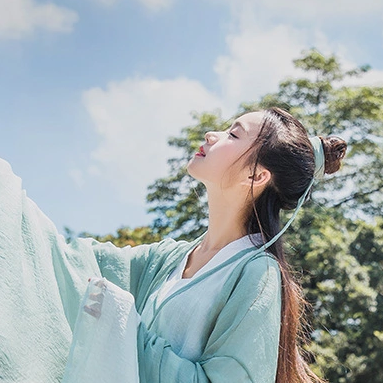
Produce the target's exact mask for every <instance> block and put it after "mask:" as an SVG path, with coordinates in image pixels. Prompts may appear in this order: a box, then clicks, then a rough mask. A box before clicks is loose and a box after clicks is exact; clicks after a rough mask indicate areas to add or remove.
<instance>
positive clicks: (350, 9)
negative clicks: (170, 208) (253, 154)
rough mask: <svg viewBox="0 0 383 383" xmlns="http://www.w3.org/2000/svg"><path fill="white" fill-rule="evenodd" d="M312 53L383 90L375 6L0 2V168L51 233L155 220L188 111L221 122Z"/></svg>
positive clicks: (345, 1)
mask: <svg viewBox="0 0 383 383" xmlns="http://www.w3.org/2000/svg"><path fill="white" fill-rule="evenodd" d="M311 47H316V48H317V49H319V50H320V51H321V52H323V53H325V54H329V53H335V54H336V55H337V56H338V57H339V58H340V59H341V60H342V63H343V64H344V66H345V67H346V68H348V67H350V68H351V67H354V66H356V65H362V64H370V65H371V66H372V70H371V71H370V72H369V73H368V74H367V75H366V76H364V77H363V78H362V79H358V80H355V81H354V83H353V84H355V85H358V84H369V85H382V84H383V1H380V0H364V1H363V2H362V1H360V0H358V1H356V0H312V1H310V0H290V1H285V0H253V1H251V0H221V1H219V0H194V1H193V0H189V1H182V0H61V1H60V2H59V1H42V0H0V132H1V139H0V157H2V158H4V159H6V160H7V161H9V162H10V163H11V165H12V167H13V169H14V171H15V173H16V174H18V175H19V176H20V177H21V178H22V179H23V186H24V188H25V189H26V190H27V192H28V195H29V196H30V197H31V198H32V199H33V200H34V201H35V202H36V203H37V204H38V205H39V206H40V208H41V209H42V210H43V211H44V212H45V213H46V214H47V215H48V216H49V217H50V218H51V219H52V220H53V222H54V223H55V224H56V226H57V228H58V229H59V231H61V232H62V231H63V227H64V226H67V227H69V228H71V229H72V230H74V231H75V232H81V231H88V232H91V233H95V234H106V233H110V232H114V231H115V230H116V229H117V228H119V227H121V226H130V227H136V226H139V225H144V224H148V223H150V222H151V220H152V218H153V217H151V216H149V215H147V213H146V209H147V206H146V205H145V196H146V187H147V186H148V185H149V184H150V183H152V182H153V181H154V180H155V179H156V178H158V177H160V176H164V175H166V174H167V166H166V159H167V158H169V157H170V156H171V155H173V154H174V152H172V151H170V149H169V148H168V147H167V139H168V137H169V136H171V135H177V134H178V133H179V131H180V129H181V128H182V127H184V126H187V125H189V124H190V123H191V122H192V119H191V112H192V111H198V112H203V111H212V110H216V109H220V110H221V111H222V114H223V115H224V116H227V117H230V116H231V114H232V113H234V112H235V111H236V110H237V107H238V105H239V104H240V103H241V102H243V101H253V100H257V99H258V98H259V97H260V96H262V95H263V94H265V93H268V92H271V91H275V90H276V89H277V85H278V83H279V82H280V81H281V80H282V79H284V78H285V77H287V76H294V75H298V74H299V73H298V72H297V71H296V70H295V69H294V68H293V66H292V60H293V59H294V58H297V57H299V55H300V53H301V51H302V50H304V49H308V48H311Z"/></svg>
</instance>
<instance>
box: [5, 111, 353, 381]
mask: <svg viewBox="0 0 383 383" xmlns="http://www.w3.org/2000/svg"><path fill="white" fill-rule="evenodd" d="M345 150H346V144H345V142H344V141H343V140H341V139H338V138H327V139H319V138H318V137H316V138H314V139H313V140H312V143H311V142H310V140H309V139H308V137H307V133H306V131H305V129H304V128H303V126H302V125H301V124H300V123H299V122H298V121H297V120H296V119H295V118H293V117H292V116H291V115H290V114H288V113H287V112H285V111H283V110H280V109H277V108H271V109H268V110H265V111H260V112H253V113H247V114H245V115H243V116H241V117H239V118H237V119H236V120H235V122H234V123H233V125H232V126H231V128H230V129H229V130H228V131H227V132H209V133H207V134H206V142H205V144H204V145H203V146H202V147H201V148H200V151H199V152H198V153H197V154H196V155H195V156H194V157H193V158H192V159H191V160H190V162H189V164H188V172H189V173H190V175H191V176H193V177H194V178H196V179H197V180H199V181H201V182H203V183H204V185H205V186H206V189H207V195H208V204H209V226H208V230H207V232H206V233H205V234H204V235H203V236H202V237H201V238H198V239H197V240H195V241H194V242H192V243H188V242H175V241H173V240H171V239H166V240H164V241H162V242H160V243H157V244H153V245H144V246H138V247H136V248H124V249H117V248H115V247H114V246H112V245H110V244H100V243H97V242H96V241H94V240H89V239H88V240H78V241H76V243H75V244H72V245H71V246H67V245H65V244H64V243H63V242H62V240H60V239H59V237H58V236H57V235H56V234H54V235H53V234H52V233H53V232H54V230H53V229H52V227H51V226H49V225H48V226H49V228H48V230H44V232H43V233H42V234H41V236H40V237H44V236H45V238H49V243H50V246H49V247H50V252H51V253H52V259H53V260H54V261H53V270H54V275H55V281H56V284H57V286H58V288H57V290H58V291H59V296H60V299H61V302H62V307H63V311H64V313H65V317H66V320H67V322H68V323H69V325H70V327H71V328H72V329H73V326H74V322H75V317H76V312H77V309H78V302H79V296H80V295H81V294H82V293H83V292H84V288H85V287H84V285H83V284H82V282H79V281H80V280H83V277H84V273H85V272H90V271H92V272H93V274H95V275H100V276H102V277H104V278H106V279H107V280H108V281H110V282H112V283H114V284H116V285H118V286H120V287H121V288H123V289H124V290H127V291H129V292H130V293H131V294H132V295H133V296H134V298H135V306H136V309H137V311H138V313H139V314H140V315H141V323H140V325H139V328H138V339H137V350H138V364H139V374H140V382H141V383H145V382H147V383H156V382H166V383H171V382H180V383H182V382H184V383H188V382H199V383H200V382H206V383H207V382H213V383H216V382H219V383H225V382H253V383H255V382H257V383H258V382H264V383H266V382H267V383H272V382H278V383H282V382H283V383H287V382H288V383H294V382H297V383H298V382H299V383H301V382H302V383H306V382H312V381H320V380H319V379H318V378H316V377H315V375H314V374H313V373H312V372H310V370H309V368H308V366H307V364H306V363H305V362H304V361H303V359H302V357H301V356H300V353H299V347H298V339H297V337H298V334H299V330H300V324H299V318H300V316H301V312H302V307H301V301H302V300H301V297H300V290H299V288H298V286H297V285H296V284H295V282H294V281H293V280H292V278H291V276H290V274H289V271H288V265H287V264H286V261H285V258H284V254H283V250H282V245H281V241H280V239H279V237H280V235H281V234H282V232H283V231H284V230H285V229H286V228H287V226H285V228H284V229H283V230H282V231H280V227H279V213H280V210H281V209H294V208H296V212H297V210H298V209H299V207H300V206H301V205H302V203H303V202H304V200H305V198H306V196H307V194H308V193H309V190H310V189H311V186H312V184H313V180H314V173H317V174H320V173H322V174H323V173H324V172H325V173H333V172H335V171H336V170H338V169H339V166H340V161H341V159H342V158H343V157H344V154H345ZM315 153H316V154H315ZM296 212H295V213H294V216H295V214H296ZM36 214H37V215H38V214H39V213H36V212H32V214H31V215H32V216H35V215H36ZM24 215H25V212H24ZM294 216H293V217H294ZM292 219H293V218H292ZM292 219H291V220H290V221H289V223H288V224H290V223H291V221H292ZM42 220H44V219H42ZM43 225H44V226H46V224H45V221H44V223H43ZM37 226H38V225H37ZM28 230H29V232H30V231H31V230H32V229H28ZM47 233H48V234H47ZM39 241H40V242H41V239H39ZM55 259H56V261H55ZM94 260H96V262H97V263H96V262H95V261H94ZM110 282H107V283H110ZM100 297H101V298H100ZM93 299H95V300H98V302H97V303H96V304H97V306H94V304H93V305H88V306H87V307H86V308H85V310H86V311H87V312H88V313H90V314H92V315H93V316H94V317H95V318H99V317H100V316H101V317H102V316H103V315H105V307H104V304H103V302H102V294H101V295H94V296H93ZM58 311H59V309H58ZM56 336H57V334H56ZM64 338H65V337H64ZM66 338H67V336H66ZM45 341H46V340H45ZM65 341H66V342H67V339H65ZM46 342H47V343H49V342H48V341H46ZM52 342H53V341H52ZM56 343H57V342H56ZM64 343H65V342H64V341H63V342H61V343H59V344H64ZM65 346H67V344H65ZM7 350H10V351H9V352H8V353H7ZM11 352H12V347H11V345H10V342H8V345H7V347H5V352H3V354H4V355H6V354H7V355H6V356H7V358H8V359H6V358H3V362H2V359H0V366H1V362H2V363H3V365H5V366H7V363H8V365H10V363H9V362H8V361H7V360H9V358H10V357H9V355H10V354H11ZM16 359H17V358H16ZM4 361H6V362H4ZM12 362H13V361H12ZM20 363H21V361H19V364H20ZM20 370H21V367H20ZM56 370H57V372H55V373H59V371H60V369H59V368H56ZM56 370H55V371H56ZM7 374H8V375H7ZM5 376H10V377H11V376H12V372H10V369H9V368H8V370H7V371H6V373H5ZM11 379H14V378H13V377H12V378H11ZM56 379H57V378H56ZM8 381H12V380H9V379H8ZM14 381H16V380H14ZM41 381H44V380H40V382H41Z"/></svg>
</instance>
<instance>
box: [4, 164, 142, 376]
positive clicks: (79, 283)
mask: <svg viewBox="0 0 383 383" xmlns="http://www.w3.org/2000/svg"><path fill="white" fill-rule="evenodd" d="M148 255H149V250H148V247H146V246H138V247H137V248H128V247H127V248H123V249H119V248H116V247H115V246H113V245H112V244H110V243H109V244H101V243H98V242H97V241H95V240H93V239H79V240H75V241H73V242H72V243H71V244H67V243H66V241H65V239H64V237H63V236H62V235H60V234H59V233H58V231H57V229H56V227H55V226H54V224H53V223H52V222H51V221H50V220H49V219H48V218H47V217H46V216H45V215H44V214H43V213H42V212H41V210H40V209H39V208H38V207H37V205H36V204H35V203H34V202H33V201H32V200H30V199H29V198H28V197H27V195H26V193H25V191H24V190H23V189H22V183H21V179H20V178H19V177H17V176H16V175H15V174H14V173H13V172H12V169H11V166H10V165H9V164H8V163H7V162H6V161H4V160H1V159H0V270H1V276H0V307H1V309H0V380H4V381H6V382H16V381H17V382H22V381H23V382H27V381H28V382H44V383H45V382H49V383H52V382H58V381H60V379H61V377H62V373H63V371H64V366H65V363H66V359H67V355H68V351H69V347H70V343H71V340H72V331H73V328H74V324H75V321H76V316H77V313H78V308H79V304H80V302H81V299H82V296H83V294H84V293H85V291H86V288H87V285H88V278H89V277H93V276H99V277H101V276H105V277H106V278H109V279H110V280H112V281H113V282H114V283H115V284H117V285H120V286H121V287H122V288H124V289H126V290H135V289H137V284H138V281H139V280H140V273H141V272H142V270H143V269H144V267H145V262H146V259H147V257H148Z"/></svg>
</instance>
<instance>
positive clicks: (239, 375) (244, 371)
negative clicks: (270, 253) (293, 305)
mask: <svg viewBox="0 0 383 383" xmlns="http://www.w3.org/2000/svg"><path fill="white" fill-rule="evenodd" d="M262 258H263V260H259V259H256V260H254V261H252V262H249V263H248V264H247V265H246V267H245V269H244V271H243V273H242V275H241V277H240V280H239V281H238V283H237V284H236V286H235V288H234V290H233V291H232V293H231V294H230V297H229V299H228V301H227V302H226V304H225V305H224V308H223V309H222V311H221V313H220V315H219V316H218V318H217V321H216V325H215V327H214V329H213V331H212V333H211V335H210V337H209V339H208V341H207V345H206V348H205V351H204V353H203V355H202V357H201V359H200V360H199V361H198V362H196V363H194V362H192V361H189V360H186V359H183V358H180V357H179V356H177V355H176V354H175V353H174V352H173V351H172V348H171V345H170V344H169V343H168V342H166V340H164V339H162V338H160V337H157V336H156V335H155V334H154V333H153V332H148V331H147V330H146V329H145V328H144V326H141V327H140V330H139V344H138V346H139V360H140V363H143V366H141V365H140V378H141V383H144V382H145V383H149V382H150V383H155V382H161V381H167V382H173V381H174V382H179V383H192V382H193V383H205V382H206V383H207V382H211V383H232V382H252V383H274V382H275V377H276V370H277V360H278V347H279V329H280V318H281V316H280V315H281V314H280V311H281V296H280V290H281V282H280V272H279V268H278V265H277V263H276V261H274V260H272V259H271V258H269V257H262ZM265 258H267V262H265V261H264V259H265ZM190 320H193V319H192V318H190Z"/></svg>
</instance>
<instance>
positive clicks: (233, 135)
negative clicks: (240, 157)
mask: <svg viewBox="0 0 383 383" xmlns="http://www.w3.org/2000/svg"><path fill="white" fill-rule="evenodd" d="M227 134H228V135H229V136H230V137H233V138H238V136H236V135H235V134H234V133H232V132H227Z"/></svg>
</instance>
